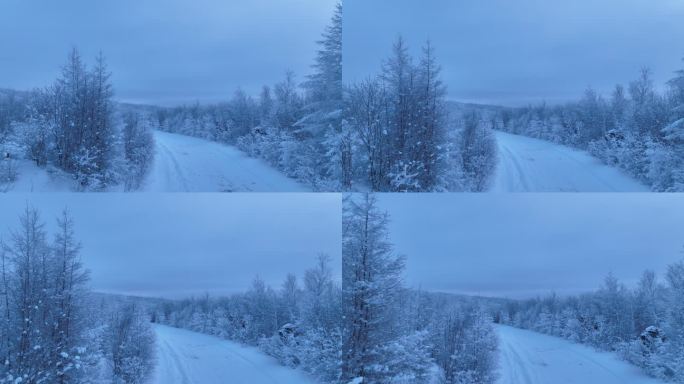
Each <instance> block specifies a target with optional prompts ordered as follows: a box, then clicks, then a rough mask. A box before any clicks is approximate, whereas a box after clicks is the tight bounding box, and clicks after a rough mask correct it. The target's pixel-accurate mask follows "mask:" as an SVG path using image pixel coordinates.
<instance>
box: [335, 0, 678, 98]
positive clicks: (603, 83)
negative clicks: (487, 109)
mask: <svg viewBox="0 0 684 384" xmlns="http://www.w3.org/2000/svg"><path fill="white" fill-rule="evenodd" d="M344 7H345V9H344V23H345V24H344V66H345V67H344V76H345V80H346V81H347V82H350V81H355V80H358V79H363V78H365V77H366V76H368V75H370V74H372V73H375V72H377V70H378V68H379V66H380V63H381V61H382V60H383V59H384V58H385V57H387V56H388V54H389V53H390V49H391V45H392V43H393V41H394V40H395V39H396V37H397V36H398V35H399V34H401V35H403V36H404V37H405V39H406V40H407V42H408V43H409V44H410V45H411V46H412V47H413V48H414V53H418V52H419V48H420V46H421V45H422V44H423V42H424V41H425V40H426V39H428V38H429V39H431V40H432V42H433V43H434V46H435V48H436V54H437V57H438V59H439V62H440V63H441V64H442V67H443V79H444V81H445V82H446V84H447V85H448V88H449V97H450V98H451V99H454V100H461V101H471V102H485V103H498V104H509V105H518V104H524V103H528V102H536V101H541V100H543V99H545V100H547V101H548V102H558V101H562V100H567V99H573V98H576V97H578V96H581V94H582V92H583V90H584V89H585V88H586V87H587V86H589V85H591V86H592V87H594V88H596V89H598V90H600V91H604V92H608V91H610V90H611V89H612V88H613V86H614V85H615V84H616V83H618V82H620V83H626V82H628V81H630V80H632V79H634V78H635V77H636V76H637V75H638V71H639V68H640V67H642V66H649V67H651V68H652V69H653V71H654V76H655V79H656V82H657V83H658V84H659V85H661V86H662V85H663V84H664V82H665V81H666V80H667V79H669V78H671V77H672V72H673V71H674V70H676V69H679V68H682V67H684V63H682V62H681V58H682V57H684V39H682V36H684V22H682V20H684V2H683V1H681V0H658V1H649V0H601V1H595V0H573V1H543V0H518V1H510V0H491V1H479V0H426V1H415V0H345V2H344Z"/></svg>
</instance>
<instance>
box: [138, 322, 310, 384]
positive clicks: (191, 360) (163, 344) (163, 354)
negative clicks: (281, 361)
mask: <svg viewBox="0 0 684 384" xmlns="http://www.w3.org/2000/svg"><path fill="white" fill-rule="evenodd" d="M154 331H155V333H156V335H157V367H156V369H155V372H154V374H153V377H152V380H151V383H152V384H225V383H232V384H243V383H244V384H261V383H268V384H278V383H283V384H285V383H312V381H311V380H310V379H308V378H307V377H305V376H304V374H302V373H301V372H298V371H296V370H293V369H290V368H287V367H283V366H281V365H278V363H277V362H276V361H275V360H273V359H272V358H270V357H269V356H266V355H264V354H263V353H261V352H260V351H258V350H257V349H255V348H250V347H245V346H242V345H239V344H236V343H233V342H230V341H227V340H222V339H219V338H216V337H213V336H208V335H203V334H200V333H196V332H191V331H186V330H183V329H178V328H172V327H167V326H163V325H158V324H155V325H154Z"/></svg>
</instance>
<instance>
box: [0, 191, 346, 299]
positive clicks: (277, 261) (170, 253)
mask: <svg viewBox="0 0 684 384" xmlns="http://www.w3.org/2000/svg"><path fill="white" fill-rule="evenodd" d="M26 203H28V204H29V205H30V206H32V207H34V208H36V209H38V210H39V211H40V212H41V216H42V218H43V221H45V222H46V223H47V228H48V229H50V230H51V229H52V228H53V227H54V223H55V217H56V215H57V214H59V213H60V212H61V210H62V209H63V207H65V206H67V207H68V208H69V210H70V211H71V213H72V214H73V216H74V220H75V230H76V235H77V237H78V238H79V239H80V241H81V243H82V245H83V249H82V253H81V254H82V258H83V261H84V263H85V265H86V266H87V267H88V268H89V269H90V270H91V277H92V281H91V286H92V288H93V289H95V290H97V291H104V292H114V293H123V294H135V295H144V296H163V297H182V296H187V295H192V294H202V293H204V292H209V293H211V294H220V293H226V292H235V291H243V290H245V289H246V288H247V287H249V285H250V284H251V281H252V279H253V278H254V277H255V276H256V275H259V276H260V277H261V278H262V279H264V281H266V282H267V283H269V284H272V285H273V286H274V287H279V286H280V284H281V283H282V281H283V280H284V279H285V276H286V274H287V273H288V272H291V273H294V274H296V275H297V276H298V278H300V279H301V278H302V277H303V273H304V271H305V270H306V269H309V268H311V267H313V266H314V265H315V261H316V256H317V254H318V253H320V252H323V253H327V254H329V255H330V256H331V257H332V260H333V263H332V265H333V268H334V275H335V277H336V279H338V281H339V278H340V274H341V271H340V268H341V250H340V244H341V223H340V212H341V205H340V204H341V203H340V197H339V195H335V194H322V193H317V194H295V193H293V194H289V193H266V194H261V193H244V194H217V193H206V194H202V193H192V194H173V193H170V194H117V193H106V194H61V193H49V194H44V195H41V194H6V195H4V196H2V198H1V199H0V212H1V214H0V236H3V238H4V239H5V241H8V240H9V235H8V234H9V232H8V230H10V229H13V228H16V225H17V224H18V218H19V214H20V212H21V211H23V209H24V208H25V206H26ZM51 238H52V235H51ZM300 283H301V280H300Z"/></svg>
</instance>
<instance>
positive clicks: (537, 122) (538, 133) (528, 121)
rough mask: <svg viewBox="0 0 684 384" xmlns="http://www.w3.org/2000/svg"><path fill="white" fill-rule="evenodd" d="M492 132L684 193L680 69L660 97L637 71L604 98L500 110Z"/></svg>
mask: <svg viewBox="0 0 684 384" xmlns="http://www.w3.org/2000/svg"><path fill="white" fill-rule="evenodd" d="M497 120H498V121H497V122H496V123H495V125H496V129H501V130H504V131H507V132H511V133H515V134H520V135H527V136H531V137H535V138H540V139H544V140H548V141H552V142H555V143H560V144H564V145H569V146H572V147H577V148H580V149H583V150H587V151H589V152H590V153H591V154H593V155H594V156H596V157H597V158H599V159H601V160H602V161H603V162H605V163H606V164H609V165H612V166H615V167H618V168H620V169H623V170H624V171H625V172H627V173H628V174H630V175H631V176H633V177H634V178H636V179H637V180H640V181H641V182H643V183H644V184H646V185H648V186H650V187H651V189H652V190H653V191H657V192H663V191H667V192H676V191H684V172H683V170H684V69H682V70H679V71H677V72H676V75H675V77H673V78H672V79H671V80H670V81H669V82H668V83H667V89H666V91H665V92H664V93H661V92H659V91H658V90H657V88H656V87H655V85H654V82H653V79H652V75H651V71H650V70H649V69H648V68H644V69H642V70H641V73H640V75H639V77H638V78H637V79H636V80H634V81H632V82H630V83H629V84H628V86H627V87H625V86H624V85H617V86H615V89H614V90H613V91H612V93H611V94H610V96H609V97H608V98H606V97H604V96H603V95H600V94H599V93H598V92H597V91H596V90H594V89H592V88H588V89H587V90H586V92H585V93H584V96H583V97H582V98H581V99H580V100H578V101H576V102H572V103H568V104H566V105H556V106H549V105H546V104H545V103H542V104H539V105H531V106H528V107H524V108H512V109H511V108H505V109H503V110H502V111H501V112H500V116H499V117H498V119H497Z"/></svg>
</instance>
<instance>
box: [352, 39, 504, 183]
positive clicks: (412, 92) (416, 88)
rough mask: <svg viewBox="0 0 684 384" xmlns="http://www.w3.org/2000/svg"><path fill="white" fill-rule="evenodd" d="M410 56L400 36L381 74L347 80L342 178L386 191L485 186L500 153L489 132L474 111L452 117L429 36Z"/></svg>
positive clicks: (488, 181)
mask: <svg viewBox="0 0 684 384" xmlns="http://www.w3.org/2000/svg"><path fill="white" fill-rule="evenodd" d="M414 61H415V60H414V58H413V57H412V56H411V54H410V53H409V47H408V46H407V44H406V42H405V41H404V39H402V38H401V37H399V38H398V39H397V40H396V42H395V43H394V45H393V46H392V53H391V55H390V57H389V58H387V59H386V60H385V61H384V63H383V65H382V68H381V70H380V72H379V74H377V75H375V76H372V77H369V78H368V79H367V80H364V81H361V82H359V83H356V84H350V85H349V86H348V89H347V92H346V94H345V95H346V97H345V110H344V111H345V113H344V118H345V119H344V122H343V127H342V132H343V134H342V136H341V139H342V140H340V142H341V143H342V144H343V145H342V152H341V157H342V159H345V160H344V161H343V162H342V164H343V167H342V168H341V169H342V172H341V175H342V179H341V180H342V185H343V186H344V187H345V189H346V190H348V189H350V188H351V186H352V184H353V183H356V184H359V185H362V186H366V188H368V189H371V190H373V191H383V192H396V191H402V192H421V191H422V192H428V191H474V192H482V191H486V190H487V189H488V187H489V183H490V179H491V177H492V175H493V173H494V170H495V168H496V161H497V154H496V151H497V149H496V139H495V137H494V135H493V133H492V132H491V130H490V128H489V127H488V126H486V125H484V124H481V121H480V120H481V118H480V116H479V115H478V114H477V113H476V112H473V113H470V114H468V115H466V116H464V117H463V118H462V119H459V120H458V121H457V123H456V124H452V123H453V122H454V119H451V118H450V117H449V113H448V112H449V110H448V108H447V105H446V94H447V89H446V86H445V85H444V84H443V83H442V81H441V80H440V71H441V68H440V66H439V64H438V62H437V58H436V54H435V48H434V47H433V46H432V44H431V43H430V42H429V41H428V42H426V43H425V45H424V46H423V49H422V55H421V57H420V59H419V60H418V62H414Z"/></svg>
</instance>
